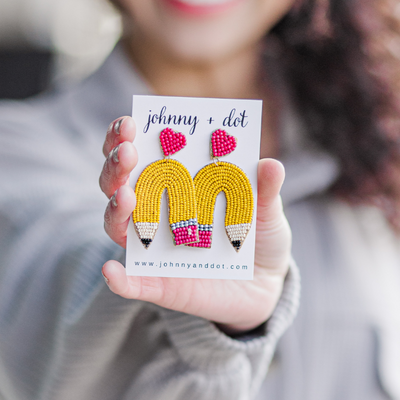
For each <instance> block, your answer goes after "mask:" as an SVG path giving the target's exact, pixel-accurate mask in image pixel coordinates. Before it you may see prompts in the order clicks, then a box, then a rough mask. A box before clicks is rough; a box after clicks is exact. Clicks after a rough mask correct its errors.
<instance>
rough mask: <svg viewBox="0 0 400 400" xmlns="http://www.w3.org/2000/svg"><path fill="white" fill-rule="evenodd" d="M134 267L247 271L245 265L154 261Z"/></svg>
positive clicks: (141, 262)
mask: <svg viewBox="0 0 400 400" xmlns="http://www.w3.org/2000/svg"><path fill="white" fill-rule="evenodd" d="M134 264H135V265H136V266H141V267H153V268H185V269H226V270H232V269H236V270H247V265H234V264H230V265H225V264H215V263H173V262H162V261H160V262H154V261H135V262H134Z"/></svg>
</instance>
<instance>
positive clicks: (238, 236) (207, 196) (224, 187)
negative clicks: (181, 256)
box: [188, 129, 254, 252]
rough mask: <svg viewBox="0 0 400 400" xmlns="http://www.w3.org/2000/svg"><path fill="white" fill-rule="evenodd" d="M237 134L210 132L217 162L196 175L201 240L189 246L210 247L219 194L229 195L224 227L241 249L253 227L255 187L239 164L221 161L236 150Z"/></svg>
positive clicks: (234, 243) (213, 156)
mask: <svg viewBox="0 0 400 400" xmlns="http://www.w3.org/2000/svg"><path fill="white" fill-rule="evenodd" d="M236 145H237V141H236V138H234V137H233V136H230V135H228V134H227V133H226V132H225V131H223V130H220V129H218V130H217V131H215V132H213V133H212V135H211V156H212V158H213V159H214V162H212V163H210V164H208V165H206V166H205V167H203V168H202V169H201V170H200V171H199V172H198V173H197V174H196V176H195V178H194V185H195V188H196V199H197V209H198V222H199V242H197V243H193V244H189V245H188V246H193V247H203V248H210V247H211V241H212V231H213V221H214V207H215V201H216V198H217V195H218V194H219V193H220V192H224V193H225V195H226V213H225V230H226V233H227V235H228V238H229V240H230V242H231V244H232V246H233V247H234V249H235V250H236V251H237V252H238V251H239V250H240V248H241V247H242V245H243V242H244V240H245V239H246V236H247V234H248V232H249V231H250V228H251V223H252V219H253V209H254V200H253V190H252V187H251V183H250V180H249V178H248V177H247V176H246V174H245V173H244V172H243V170H241V169H240V168H239V167H238V166H237V165H235V164H232V163H228V162H224V161H219V160H218V159H217V157H221V156H224V155H227V154H229V153H231V152H232V151H233V150H235V148H236Z"/></svg>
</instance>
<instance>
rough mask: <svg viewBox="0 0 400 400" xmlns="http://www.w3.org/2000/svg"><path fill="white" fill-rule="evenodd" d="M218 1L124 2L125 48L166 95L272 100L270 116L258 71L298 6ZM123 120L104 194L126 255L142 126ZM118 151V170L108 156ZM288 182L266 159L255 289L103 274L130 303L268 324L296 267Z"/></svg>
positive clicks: (266, 146)
mask: <svg viewBox="0 0 400 400" xmlns="http://www.w3.org/2000/svg"><path fill="white" fill-rule="evenodd" d="M205 3H207V4H205ZM219 3H221V2H219V1H217V3H216V2H215V1H211V2H210V1H206V0H198V1H196V5H195V6H193V1H192V0H190V1H189V0H184V1H181V0H180V1H179V2H177V1H175V0H120V5H121V7H123V8H124V10H125V14H126V19H127V21H128V22H127V23H128V32H129V35H128V36H127V38H126V39H125V42H124V44H125V48H126V49H127V51H128V53H129V54H130V56H131V58H132V61H133V62H134V63H135V65H136V67H137V68H139V70H140V71H141V73H142V75H143V76H144V77H145V79H146V80H147V82H148V83H149V84H150V85H151V86H152V88H153V90H154V92H155V93H157V94H161V95H180V96H199V97H234V98H263V99H264V104H265V109H264V115H266V116H268V98H267V96H265V93H264V92H263V91H262V90H261V89H262V85H260V81H259V79H260V75H259V73H258V70H259V58H260V57H259V55H260V41H261V39H262V37H263V36H264V35H265V33H266V32H268V31H269V29H271V27H272V26H273V25H274V24H275V23H276V22H277V21H278V20H279V19H280V18H281V17H282V16H283V15H285V13H287V12H288V11H289V10H290V8H291V7H292V5H293V3H294V0H232V1H230V0H228V1H223V2H222V3H223V4H222V5H221V4H219ZM129 28H130V29H129ZM210 32H212V34H211V33H210ZM265 120H266V121H267V122H266V123H264V125H263V133H262V146H261V148H262V151H261V153H262V154H261V155H262V156H265V155H268V156H270V155H273V154H274V153H275V149H274V146H273V144H274V142H273V141H272V140H271V136H272V135H271V134H270V132H271V129H270V126H269V123H268V118H265ZM116 122H118V120H116V121H114V122H113V123H111V125H110V128H109V129H108V131H107V135H106V140H105V143H104V147H103V153H104V155H105V156H106V161H105V163H104V167H103V170H102V172H101V175H100V187H101V189H102V190H103V192H104V193H105V194H106V195H107V197H108V198H110V199H111V200H110V202H109V204H108V206H107V209H106V211H105V222H104V226H105V229H106V232H107V233H108V235H109V236H110V237H111V239H113V240H114V241H115V242H116V243H118V244H119V245H121V246H122V247H125V245H126V237H127V227H128V221H129V218H130V217H131V213H132V210H133V209H134V207H135V201H136V200H135V194H134V191H133V189H132V188H131V187H130V186H129V184H128V177H129V174H130V172H131V171H132V169H133V168H135V166H136V163H137V153H136V149H135V146H134V144H133V143H132V142H133V141H134V137H135V123H134V121H133V120H132V118H130V117H123V120H122V123H120V124H117V123H116ZM118 125H120V127H119V129H116V127H117V126H118ZM117 131H118V132H117ZM116 146H119V147H118V149H117V150H114V151H117V152H118V160H119V161H118V162H116V161H115V158H113V157H110V156H108V155H109V154H110V152H111V151H112V150H113V149H114V148H115V147H116ZM283 180H284V169H283V166H282V164H280V163H279V162H278V161H276V160H274V159H272V158H267V159H261V160H260V162H259V166H258V182H259V183H258V203H257V221H256V249H255V265H254V279H253V280H252V281H235V280H212V279H210V280H207V279H183V278H154V277H133V276H126V274H125V269H124V267H123V266H122V265H121V264H120V263H119V262H117V261H112V260H111V261H108V262H106V263H105V264H104V266H103V269H102V273H103V275H104V277H105V278H106V282H107V284H108V286H109V287H110V289H111V290H112V291H113V292H114V293H116V294H118V295H120V296H122V297H125V298H130V299H138V300H143V301H149V302H152V303H155V304H158V305H160V306H162V307H166V308H169V309H173V310H177V311H181V312H185V313H188V314H193V315H197V316H200V317H203V318H206V319H208V320H211V321H214V322H215V323H217V324H218V326H219V327H220V329H222V330H223V331H225V332H227V333H240V332H243V331H248V330H251V329H253V328H255V327H257V326H259V325H260V324H261V323H263V322H264V321H266V320H267V319H268V318H269V317H270V316H271V314H272V312H273V310H274V308H275V306H276V303H277V301H278V299H279V297H280V294H281V291H282V286H283V282H284V278H285V276H286V274H287V271H288V266H289V258H290V248H291V232H290V228H289V225H288V223H287V221H286V218H285V216H284V213H283V209H282V203H281V199H280V196H279V191H280V188H281V185H282V183H283Z"/></svg>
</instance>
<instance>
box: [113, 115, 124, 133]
mask: <svg viewBox="0 0 400 400" xmlns="http://www.w3.org/2000/svg"><path fill="white" fill-rule="evenodd" d="M124 119H125V118H121V119H119V120H118V121H117V122H116V123H115V125H114V132H115V134H116V135H119V134H120V133H121V125H122V122H124Z"/></svg>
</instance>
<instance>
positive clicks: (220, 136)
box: [211, 129, 237, 158]
mask: <svg viewBox="0 0 400 400" xmlns="http://www.w3.org/2000/svg"><path fill="white" fill-rule="evenodd" d="M236 144H237V141H236V138H235V137H234V136H231V135H228V134H227V133H226V131H224V130H222V129H217V130H216V131H214V132H213V133H212V134H211V156H212V158H217V157H222V156H226V155H227V154H229V153H232V151H233V150H235V149H236Z"/></svg>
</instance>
